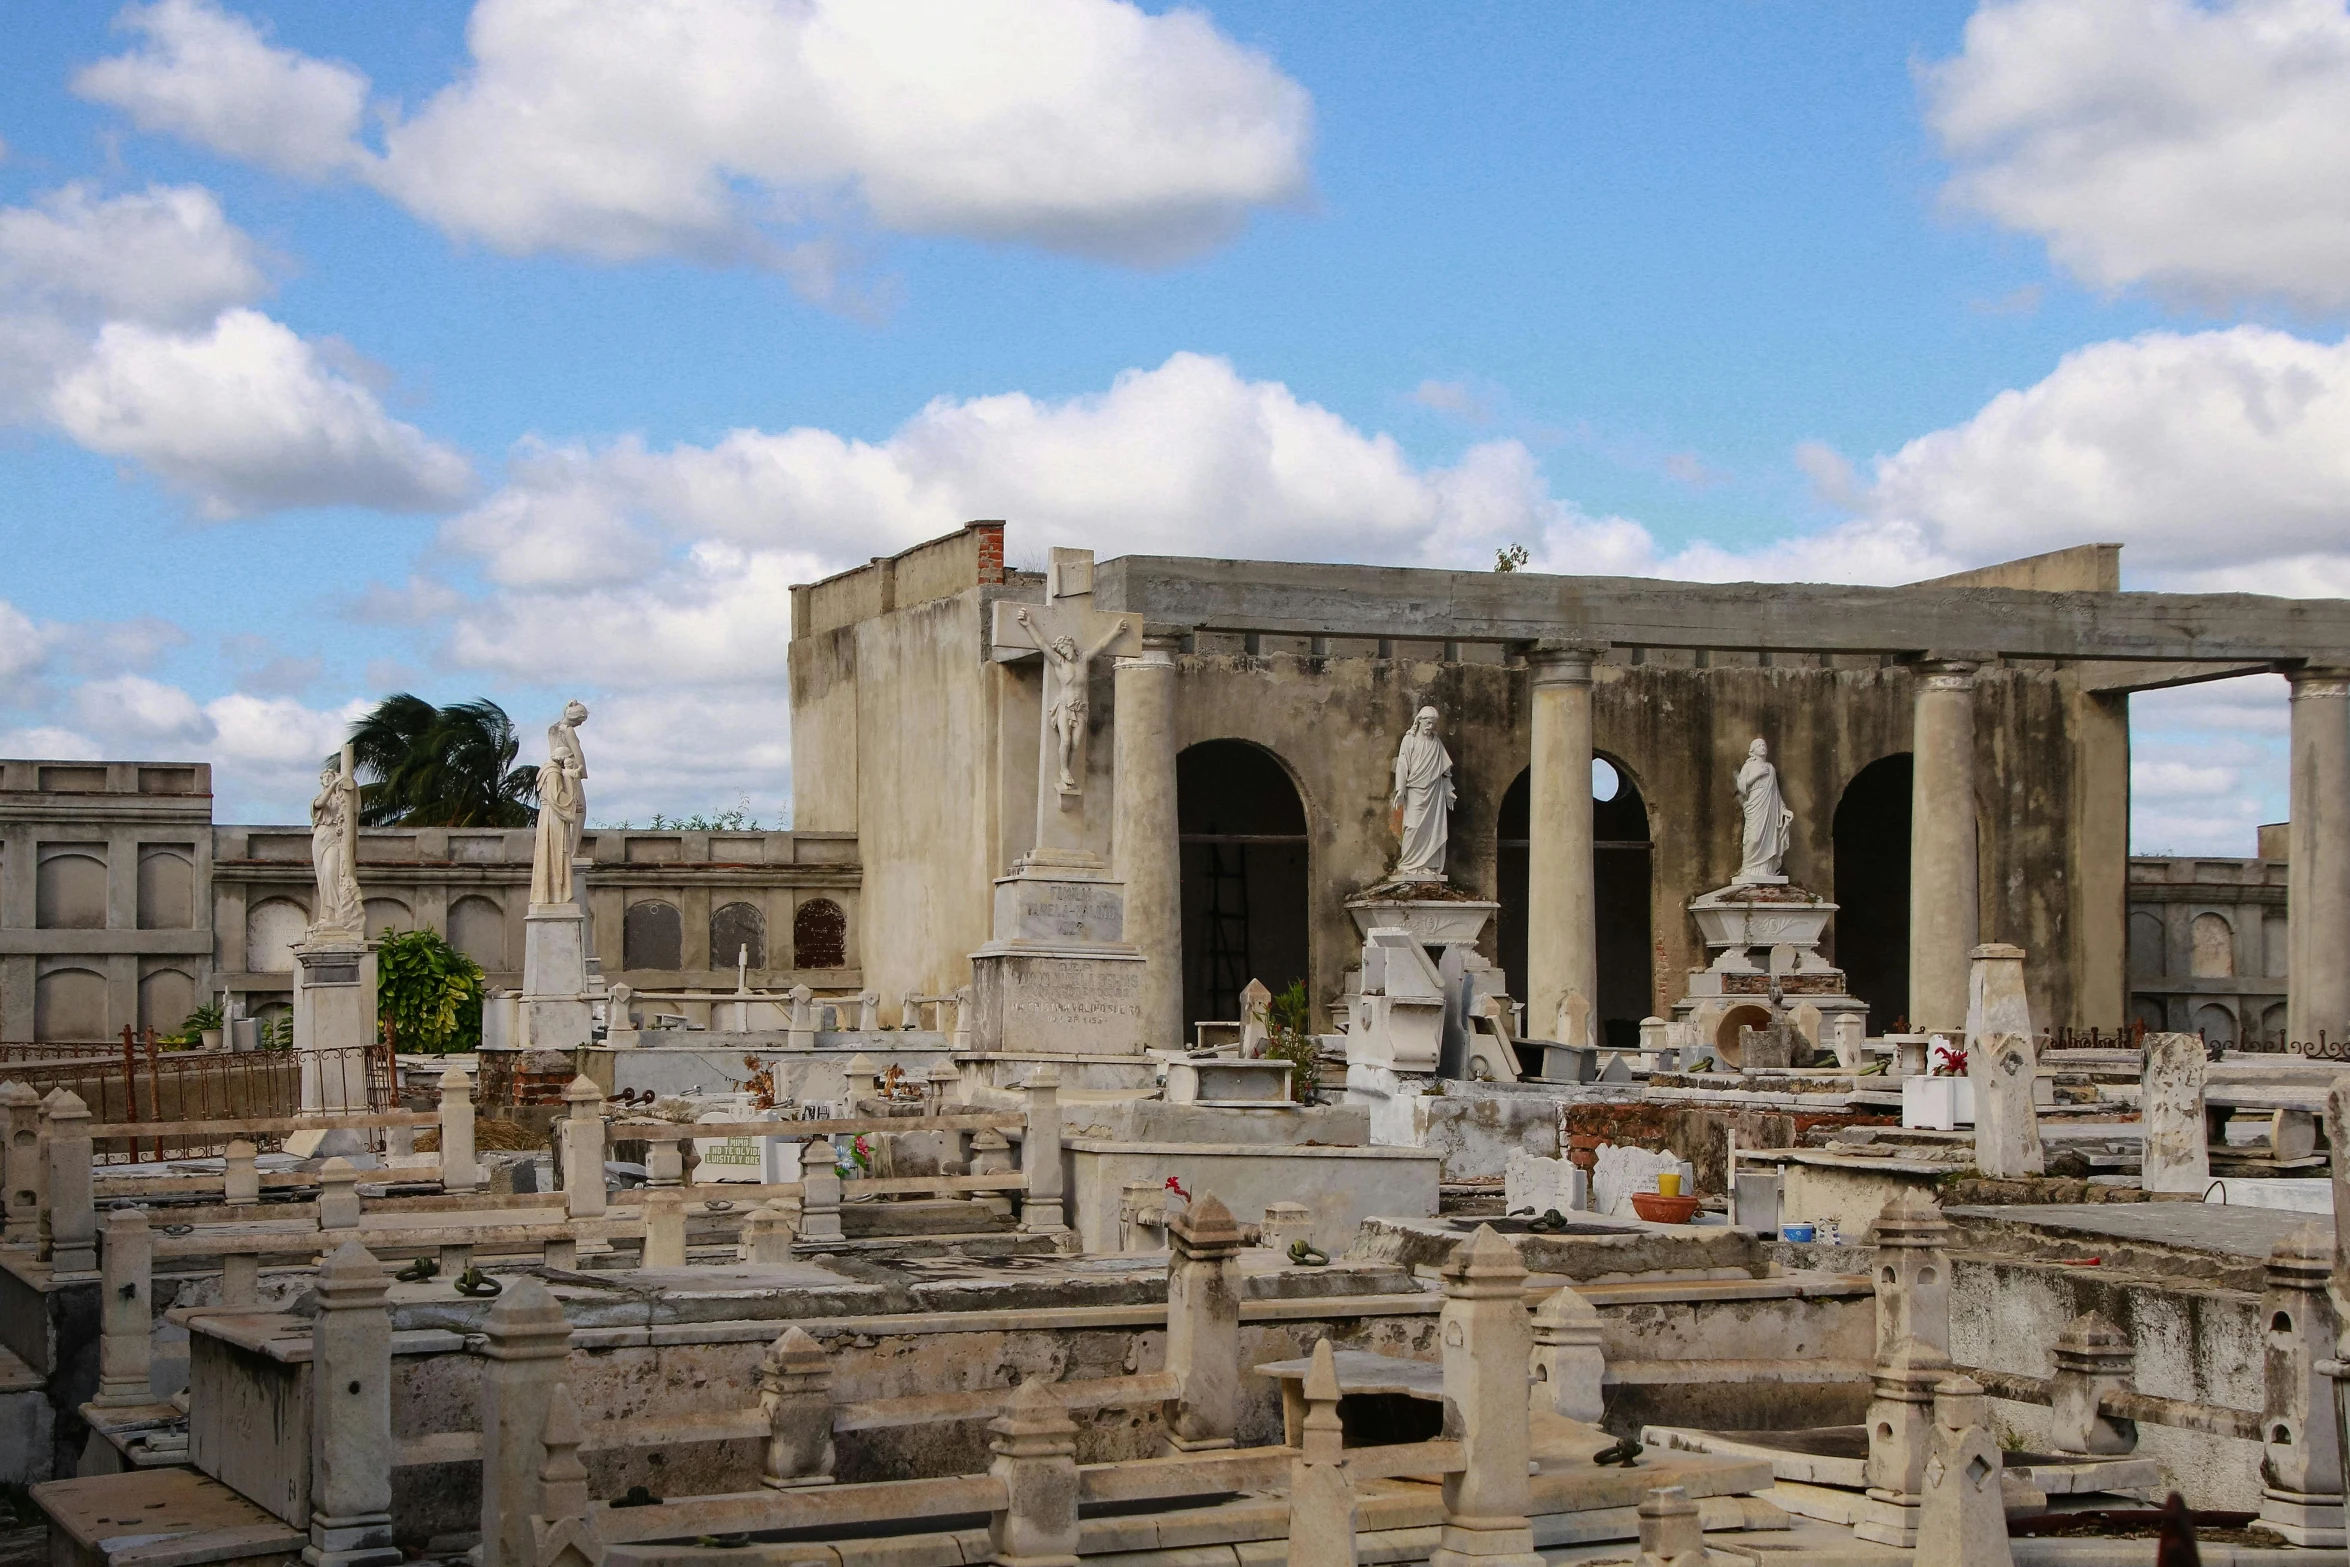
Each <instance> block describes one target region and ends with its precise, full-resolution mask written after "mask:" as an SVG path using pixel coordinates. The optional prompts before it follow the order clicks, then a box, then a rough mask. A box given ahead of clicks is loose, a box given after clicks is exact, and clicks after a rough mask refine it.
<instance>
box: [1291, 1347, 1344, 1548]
mask: <svg viewBox="0 0 2350 1567" xmlns="http://www.w3.org/2000/svg"><path fill="white" fill-rule="evenodd" d="M1305 1399H1306V1417H1305V1420H1304V1422H1303V1426H1302V1433H1301V1436H1300V1438H1299V1442H1298V1456H1297V1457H1295V1458H1293V1459H1291V1460H1290V1461H1289V1551H1288V1560H1289V1567H1355V1564H1356V1563H1357V1562H1358V1561H1359V1560H1360V1559H1361V1558H1360V1557H1359V1556H1358V1555H1357V1553H1356V1551H1355V1483H1354V1472H1353V1471H1352V1470H1351V1469H1349V1468H1348V1467H1347V1462H1346V1451H1345V1449H1346V1430H1345V1427H1344V1426H1343V1425H1342V1424H1341V1423H1340V1422H1339V1418H1338V1364H1337V1361H1336V1360H1335V1359H1334V1358H1333V1357H1332V1355H1331V1353H1330V1341H1329V1340H1328V1339H1322V1340H1320V1341H1318V1342H1317V1343H1316V1344H1315V1345H1314V1363H1313V1365H1312V1366H1310V1367H1308V1368H1307V1370H1306V1385H1305Z"/></svg>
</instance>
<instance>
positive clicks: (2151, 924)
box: [2130, 909, 2164, 979]
mask: <svg viewBox="0 0 2350 1567" xmlns="http://www.w3.org/2000/svg"><path fill="white" fill-rule="evenodd" d="M2163 945H2164V943H2163V931H2162V916H2161V915H2159V914H2155V913H2152V912H2150V911H2148V910H2146V909H2134V910H2132V911H2131V913H2130V978H2132V979H2160V978H2162V970H2163V951H2162V949H2163Z"/></svg>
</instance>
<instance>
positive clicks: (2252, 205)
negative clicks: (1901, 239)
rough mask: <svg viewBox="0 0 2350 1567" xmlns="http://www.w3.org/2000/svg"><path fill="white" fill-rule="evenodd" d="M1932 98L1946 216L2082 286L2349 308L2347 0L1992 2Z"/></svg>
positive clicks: (1929, 89)
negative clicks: (1974, 224)
mask: <svg viewBox="0 0 2350 1567" xmlns="http://www.w3.org/2000/svg"><path fill="white" fill-rule="evenodd" d="M1924 86H1925V89H1926V96H1927V105H1928V118H1929V120H1930V121H1931V123H1932V125H1933V127H1934V129H1935V131H1936V132H1937V133H1938V134H1939V135H1940V137H1941V140H1942V144H1943V147H1944V149H1945V150H1946V152H1947V153H1948V154H1949V156H1950V158H1951V159H1952V161H1953V162H1954V163H1955V164H1956V166H1957V167H1956V172H1955V174H1954V176H1953V178H1952V180H1951V182H1950V186H1949V195H1950V196H1951V198H1952V199H1953V200H1954V201H1956V202H1957V203H1959V204H1960V205H1963V206H1965V207H1969V208H1972V209H1974V210H1976V211H1979V212H1982V213H1984V214H1986V215H1987V216H1989V217H1991V218H1992V219H1994V220H1995V221H1997V222H1999V223H2001V224H2004V225H2006V226H2007V227H2010V228H2013V229H2018V230H2021V231H2023V232H2026V233H2030V234H2036V235H2039V236H2040V237H2041V238H2042V239H2043V240H2045V241H2046V242H2047V245H2048V248H2049V253H2050V254H2051V256H2053V257H2054V259H2055V260H2056V261H2057V263H2058V264H2059V265H2061V266H2063V267H2065V268H2066V269H2067V270H2069V271H2071V272H2072V273H2074V274H2075V275H2076V276H2078V277H2080V278H2081V279H2082V280H2083V281H2085V282H2087V283H2089V284H2090V285H2091V286H2093V287H2097V288H2101V289H2118V288H2123V287H2127V286H2131V285H2138V284H2143V285H2146V286H2148V287H2151V288H2153V289H2155V290H2157V291H2160V292H2163V293H2166V294H2171V295H2175V296H2179V297H2181V298H2185V299H2190V300H2194V301H2196V302H2199V303H2226V302H2232V301H2239V300H2245V299H2276V300H2284V301H2287V302H2290V303H2292V304H2295V305H2298V306H2301V307H2303V308H2306V309H2310V310H2316V311H2332V310H2338V309H2340V308H2341V307H2342V306H2344V305H2346V304H2350V137H2345V135H2344V134H2343V132H2344V128H2345V127H2346V126H2350V11H2346V10H2345V8H2344V5H2343V0H2220V3H2217V4H2199V3H2196V0H1991V3H1986V4H1984V5H1983V6H1982V7H1981V8H1980V9H1979V10H1978V11H1977V12H1976V13H1975V15H1974V16H1973V18H1972V19H1970V20H1969V22H1968V23H1967V27H1966V36H1965V43H1964V46H1963V49H1962V52H1961V53H1960V54H1959V55H1958V56H1957V57H1956V58H1954V59H1952V60H1948V61H1945V62H1943V63H1941V64H1939V65H1936V66H1933V67H1931V68H1929V69H1928V70H1927V71H1926V72H1925V73H1924Z"/></svg>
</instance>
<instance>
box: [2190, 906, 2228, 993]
mask: <svg viewBox="0 0 2350 1567" xmlns="http://www.w3.org/2000/svg"><path fill="white" fill-rule="evenodd" d="M2188 941H2189V946H2188V957H2187V972H2188V973H2190V974H2192V975H2193V976H2195V978H2197V979H2233V978H2235V977H2236V928H2235V927H2234V926H2233V925H2230V924H2229V923H2228V918H2227V916H2226V915H2224V914H2198V915H2196V916H2195V923H2194V924H2193V925H2191V926H2189V927H2188Z"/></svg>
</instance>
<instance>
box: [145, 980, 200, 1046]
mask: <svg viewBox="0 0 2350 1567" xmlns="http://www.w3.org/2000/svg"><path fill="white" fill-rule="evenodd" d="M195 1010H196V976H195V975H193V974H190V973H188V972H187V971H186V970H185V969H176V968H161V969H156V970H155V971H154V972H153V973H150V974H144V975H141V976H140V978H139V1027H141V1028H142V1029H147V1028H151V1029H154V1030H155V1031H156V1032H157V1033H159V1034H168V1033H171V1032H173V1031H174V1030H176V1029H177V1028H178V1027H179V1026H180V1025H181V1024H182V1023H184V1022H186V1021H187V1020H188V1014H189V1013H191V1012H193V1011H195Z"/></svg>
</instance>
